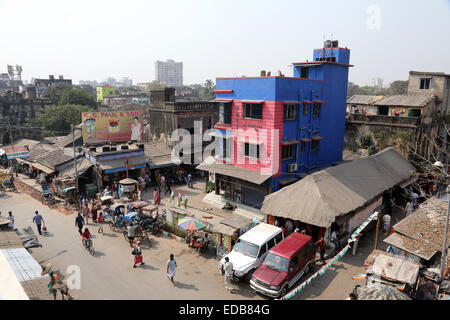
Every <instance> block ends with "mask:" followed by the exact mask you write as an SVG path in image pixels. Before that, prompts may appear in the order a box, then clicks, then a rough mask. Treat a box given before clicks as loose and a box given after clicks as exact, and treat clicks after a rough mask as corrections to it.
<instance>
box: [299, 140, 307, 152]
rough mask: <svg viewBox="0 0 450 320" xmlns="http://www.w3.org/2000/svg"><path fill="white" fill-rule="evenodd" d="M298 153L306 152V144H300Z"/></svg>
mask: <svg viewBox="0 0 450 320" xmlns="http://www.w3.org/2000/svg"><path fill="white" fill-rule="evenodd" d="M300 151H301V153H305V151H306V142H302V143H301V145H300Z"/></svg>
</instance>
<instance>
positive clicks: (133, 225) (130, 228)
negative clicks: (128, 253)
mask: <svg viewBox="0 0 450 320" xmlns="http://www.w3.org/2000/svg"><path fill="white" fill-rule="evenodd" d="M138 227H139V226H138V225H137V224H136V223H134V222H133V223H131V224H130V225H128V226H127V232H128V240H129V241H130V247H133V242H134V237H135V236H136V229H137V228H138Z"/></svg>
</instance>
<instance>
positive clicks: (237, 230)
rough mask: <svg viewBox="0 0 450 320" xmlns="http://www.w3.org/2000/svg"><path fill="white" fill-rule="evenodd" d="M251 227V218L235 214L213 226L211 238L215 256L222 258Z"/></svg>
mask: <svg viewBox="0 0 450 320" xmlns="http://www.w3.org/2000/svg"><path fill="white" fill-rule="evenodd" d="M252 227H253V220H252V219H249V218H246V217H243V216H240V215H236V216H234V217H231V218H229V219H225V220H223V221H221V222H220V223H219V224H217V225H215V226H214V227H213V233H214V235H213V239H214V243H215V247H216V254H217V257H219V258H223V257H224V256H225V255H226V254H228V253H229V252H230V251H231V250H232V249H233V246H234V243H235V242H236V240H237V239H238V238H239V236H241V235H242V234H244V233H245V232H247V231H248V230H250V229H251V228H252Z"/></svg>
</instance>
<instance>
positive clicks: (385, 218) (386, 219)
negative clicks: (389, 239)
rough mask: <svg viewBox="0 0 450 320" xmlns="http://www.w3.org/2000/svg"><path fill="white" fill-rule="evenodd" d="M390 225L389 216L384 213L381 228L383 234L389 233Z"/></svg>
mask: <svg viewBox="0 0 450 320" xmlns="http://www.w3.org/2000/svg"><path fill="white" fill-rule="evenodd" d="M390 227H391V216H390V215H389V214H387V213H386V214H385V215H384V216H383V228H384V234H385V235H386V234H388V233H389V231H390V230H389V229H390Z"/></svg>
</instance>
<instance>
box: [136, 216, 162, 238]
mask: <svg viewBox="0 0 450 320" xmlns="http://www.w3.org/2000/svg"><path fill="white" fill-rule="evenodd" d="M139 226H140V227H141V228H142V230H144V231H147V232H148V231H150V232H151V233H152V234H153V235H155V234H158V233H159V223H158V220H157V219H153V218H152V217H148V216H147V217H145V218H143V219H142V220H140V221H139Z"/></svg>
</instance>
